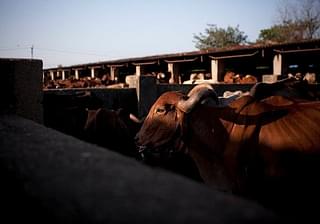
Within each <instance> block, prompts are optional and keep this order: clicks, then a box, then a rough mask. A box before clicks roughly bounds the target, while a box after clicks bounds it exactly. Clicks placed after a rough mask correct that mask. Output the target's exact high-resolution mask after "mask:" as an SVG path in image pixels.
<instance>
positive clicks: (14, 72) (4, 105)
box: [0, 58, 43, 123]
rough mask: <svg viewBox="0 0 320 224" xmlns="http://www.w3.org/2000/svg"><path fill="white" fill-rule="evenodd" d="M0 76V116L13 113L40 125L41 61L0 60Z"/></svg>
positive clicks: (41, 118)
mask: <svg viewBox="0 0 320 224" xmlns="http://www.w3.org/2000/svg"><path fill="white" fill-rule="evenodd" d="M0 74H1V75H0V76H1V87H0V114H1V113H14V114H18V115H20V116H22V117H25V118H28V119H31V120H34V121H36V122H38V123H42V122H43V114H42V113H43V111H42V61H41V60H31V59H4V58H1V59H0Z"/></svg>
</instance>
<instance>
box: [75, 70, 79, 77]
mask: <svg viewBox="0 0 320 224" xmlns="http://www.w3.org/2000/svg"><path fill="white" fill-rule="evenodd" d="M74 75H75V78H76V79H79V70H78V69H74Z"/></svg>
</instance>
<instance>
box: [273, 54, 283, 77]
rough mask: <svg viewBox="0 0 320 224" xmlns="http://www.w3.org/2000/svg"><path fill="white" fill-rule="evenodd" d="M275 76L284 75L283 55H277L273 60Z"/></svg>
mask: <svg viewBox="0 0 320 224" xmlns="http://www.w3.org/2000/svg"><path fill="white" fill-rule="evenodd" d="M273 74H274V75H281V74H282V55H281V54H276V55H275V56H274V58H273Z"/></svg>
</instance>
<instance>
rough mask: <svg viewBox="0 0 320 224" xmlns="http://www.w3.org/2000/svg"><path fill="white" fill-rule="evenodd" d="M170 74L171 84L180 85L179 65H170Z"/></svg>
mask: <svg viewBox="0 0 320 224" xmlns="http://www.w3.org/2000/svg"><path fill="white" fill-rule="evenodd" d="M168 72H170V74H171V77H170V79H169V83H170V84H173V83H179V68H178V64H174V63H168Z"/></svg>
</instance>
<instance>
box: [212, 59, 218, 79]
mask: <svg viewBox="0 0 320 224" xmlns="http://www.w3.org/2000/svg"><path fill="white" fill-rule="evenodd" d="M218 74H219V60H218V59H212V60H211V79H212V80H213V81H214V82H218Z"/></svg>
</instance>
